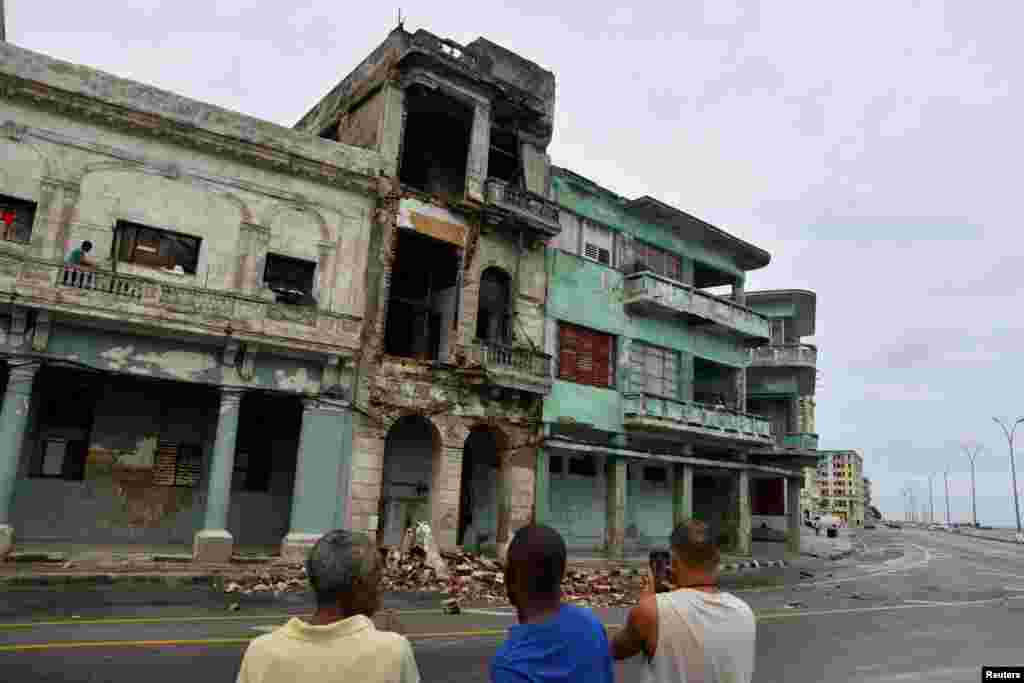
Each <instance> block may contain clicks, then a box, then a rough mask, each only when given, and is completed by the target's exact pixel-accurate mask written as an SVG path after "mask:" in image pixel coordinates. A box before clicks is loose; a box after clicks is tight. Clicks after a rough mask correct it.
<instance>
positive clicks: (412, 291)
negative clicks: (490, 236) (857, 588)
mask: <svg viewBox="0 0 1024 683" xmlns="http://www.w3.org/2000/svg"><path fill="white" fill-rule="evenodd" d="M458 271H459V251H458V249H457V248H456V247H455V246H454V245H451V244H448V243H447V242H441V241H440V240H435V239H433V238H430V237H427V236H425V235H421V234H419V233H417V232H413V231H411V230H406V229H400V230H399V231H398V238H397V244H396V245H395V260H394V266H393V268H392V271H391V286H390V291H389V293H388V315H387V322H386V325H385V352H386V353H387V354H389V355H392V356H402V357H405V358H416V359H417V360H438V359H440V358H446V357H447V356H448V351H449V345H450V342H451V341H452V337H453V328H454V327H455V298H456V283H457V281H458Z"/></svg>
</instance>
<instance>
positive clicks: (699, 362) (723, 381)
mask: <svg viewBox="0 0 1024 683" xmlns="http://www.w3.org/2000/svg"><path fill="white" fill-rule="evenodd" d="M736 372H737V369H736V368H733V367H729V366H728V365H721V364H720V363H715V362H713V361H709V360H706V359H704V358H699V357H694V359H693V400H694V401H696V402H698V403H706V404H708V405H714V406H719V407H723V408H731V409H735V408H736V406H737V404H738V402H739V395H738V394H737V392H736Z"/></svg>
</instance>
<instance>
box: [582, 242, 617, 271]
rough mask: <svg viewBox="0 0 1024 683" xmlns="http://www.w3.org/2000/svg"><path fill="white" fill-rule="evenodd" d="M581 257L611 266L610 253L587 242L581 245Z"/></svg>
mask: <svg viewBox="0 0 1024 683" xmlns="http://www.w3.org/2000/svg"><path fill="white" fill-rule="evenodd" d="M583 255H584V256H586V257H587V258H588V259H590V260H591V261H597V262H598V263H603V264H605V265H606V266H610V265H611V264H612V256H611V253H610V252H609V251H608V250H607V249H605V248H604V247H599V246H597V245H596V244H594V243H593V242H587V243H585V244H584V245H583Z"/></svg>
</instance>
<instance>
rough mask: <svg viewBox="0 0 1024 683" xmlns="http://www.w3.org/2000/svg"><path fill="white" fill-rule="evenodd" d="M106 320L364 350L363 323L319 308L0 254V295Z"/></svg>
mask: <svg viewBox="0 0 1024 683" xmlns="http://www.w3.org/2000/svg"><path fill="white" fill-rule="evenodd" d="M4 294H7V295H8V296H10V295H12V294H13V295H17V296H18V297H19V299H24V300H25V301H30V302H34V303H35V304H36V305H42V306H46V307H52V308H53V309H55V310H69V311H81V312H88V315H90V316H94V317H100V318H111V319H124V318H131V319H133V320H137V321H139V322H144V321H150V322H152V323H153V324H156V325H159V326H164V327H169V328H175V329H181V330H195V331H199V330H203V329H206V330H211V331H212V332H213V333H215V334H218V335H222V334H224V333H226V332H228V331H233V332H237V333H239V334H241V335H246V336H260V335H268V336H271V337H273V338H275V339H287V340H290V343H293V344H296V345H299V346H301V345H303V344H305V345H307V346H308V347H309V348H311V349H314V348H315V349H323V348H324V347H325V346H339V347H346V348H357V347H358V344H359V332H360V330H361V321H360V320H358V319H357V318H353V317H351V316H347V315H344V314H337V313H332V312H329V311H324V310H320V309H318V308H316V307H315V306H297V305H289V304H279V303H276V302H274V301H268V300H266V299H263V298H260V297H256V296H252V295H247V294H244V293H241V292H233V291H221V290H211V289H204V288H201V287H191V286H188V285H187V284H181V285H179V284H176V283H169V282H165V281H163V280H156V279H150V278H145V277H138V276H135V275H124V274H121V273H115V272H112V271H109V270H103V269H93V268H80V267H76V266H69V265H65V264H62V263H56V262H53V261H48V260H43V259H37V258H34V257H28V256H25V255H23V254H15V253H13V252H10V251H6V252H3V253H0V296H3V295H4Z"/></svg>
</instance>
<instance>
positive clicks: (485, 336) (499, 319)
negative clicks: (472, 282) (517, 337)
mask: <svg viewBox="0 0 1024 683" xmlns="http://www.w3.org/2000/svg"><path fill="white" fill-rule="evenodd" d="M511 304H512V278H510V277H509V275H508V273H506V272H505V271H504V270H502V269H501V268H495V267H491V268H488V269H486V270H485V271H484V272H483V273H482V274H481V275H480V308H479V310H478V311H477V316H476V338H477V339H479V340H481V341H487V342H491V343H495V344H507V343H509V341H511V336H512V311H511V307H512V306H511Z"/></svg>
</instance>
